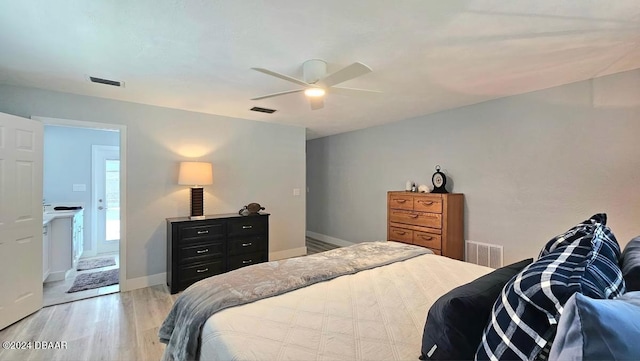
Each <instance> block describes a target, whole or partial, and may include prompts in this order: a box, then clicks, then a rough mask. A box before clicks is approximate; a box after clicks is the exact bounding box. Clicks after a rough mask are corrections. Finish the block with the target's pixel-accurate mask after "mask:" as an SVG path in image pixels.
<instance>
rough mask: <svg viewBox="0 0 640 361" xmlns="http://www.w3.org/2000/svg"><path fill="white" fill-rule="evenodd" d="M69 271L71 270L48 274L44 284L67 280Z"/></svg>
mask: <svg viewBox="0 0 640 361" xmlns="http://www.w3.org/2000/svg"><path fill="white" fill-rule="evenodd" d="M71 271H72V270H66V271H56V272H49V275H48V276H47V278H46V279H45V283H47V282H55V281H64V280H66V279H67V277H69V274H71Z"/></svg>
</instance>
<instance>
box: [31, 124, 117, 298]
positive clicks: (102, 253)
mask: <svg viewBox="0 0 640 361" xmlns="http://www.w3.org/2000/svg"><path fill="white" fill-rule="evenodd" d="M42 120H43V123H44V124H45V126H44V177H43V195H44V201H45V202H44V204H45V205H46V206H45V211H48V212H50V214H52V215H51V216H50V217H53V220H52V221H51V225H52V226H53V228H52V229H54V228H55V222H56V219H57V218H60V217H63V216H64V215H62V214H61V213H59V212H58V211H56V210H55V208H56V207H58V208H60V207H71V208H76V207H81V211H80V212H81V214H82V220H81V221H79V223H81V225H82V227H81V229H80V230H77V229H76V228H73V230H72V234H73V235H74V236H75V235H76V233H78V232H81V234H82V235H81V237H82V242H81V244H82V246H80V247H75V248H74V251H72V253H73V252H77V251H76V250H77V249H80V254H79V255H78V258H77V259H76V260H73V259H72V263H71V264H70V263H68V262H66V261H64V262H61V261H59V262H55V261H54V260H55V258H56V257H58V256H59V254H56V253H55V252H53V251H52V252H51V253H50V257H52V261H51V262H49V264H50V265H56V264H58V268H59V269H55V270H51V271H55V272H51V273H52V274H54V275H55V276H56V277H54V278H51V277H49V278H48V279H45V280H44V281H43V298H44V306H45V307H46V306H51V305H54V304H60V303H65V302H71V301H76V300H80V299H85V298H90V297H96V296H101V295H106V294H110V293H114V292H119V291H120V289H121V284H120V279H121V277H120V275H121V274H123V269H122V268H123V267H122V265H123V263H124V262H123V257H122V256H123V254H124V252H121V251H122V248H123V247H124V246H123V242H124V237H122V236H121V235H122V234H123V232H122V226H123V222H121V218H122V217H123V215H122V214H123V213H124V209H122V208H121V205H122V204H124V193H123V192H122V188H123V187H121V186H123V177H122V176H121V175H122V173H123V171H124V169H123V168H124V164H125V163H124V162H122V161H121V159H120V156H121V153H122V149H121V144H120V143H121V139H122V138H123V137H122V134H121V132H120V129H119V127H118V126H114V127H112V128H115V129H110V127H109V125H105V124H100V123H92V122H77V121H67V120H59V119H50V118H42ZM45 213H46V212H45ZM76 218H77V217H76ZM74 221H75V218H74ZM74 224H75V223H74ZM63 225H64V224H63ZM45 226H46V225H45ZM74 227H75V226H74ZM58 228H59V227H58ZM43 231H45V229H43ZM53 234H54V232H49V238H50V239H49V242H50V245H51V247H54V246H55V242H56V241H57V242H58V243H60V242H61V240H60V239H53V238H51V237H52V235H53ZM57 235H58V236H59V235H60V234H59V233H57ZM63 242H64V243H65V244H68V242H69V241H68V240H63ZM65 262H66V263H65Z"/></svg>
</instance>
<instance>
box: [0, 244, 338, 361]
mask: <svg viewBox="0 0 640 361" xmlns="http://www.w3.org/2000/svg"><path fill="white" fill-rule="evenodd" d="M307 247H309V250H310V252H309V254H311V253H315V252H322V251H326V250H329V249H332V248H336V246H334V245H331V244H328V243H325V242H320V241H317V240H313V239H307ZM178 295H179V294H175V295H171V294H170V293H169V290H168V289H167V287H166V286H165V285H158V286H153V287H147V288H141V289H137V290H133V291H130V292H122V293H114V294H110V295H105V296H100V297H94V298H89V299H84V300H79V301H75V302H69V303H64V304H60V305H54V306H50V307H46V308H43V309H41V310H40V311H38V312H36V313H34V314H33V315H31V316H28V317H26V318H24V319H23V320H21V321H19V322H17V323H15V324H13V325H11V326H9V327H7V328H6V329H4V330H1V331H0V341H2V342H4V341H21V342H28V341H39V342H43V341H46V342H57V341H64V342H66V343H67V347H66V349H60V350H5V349H0V361H5V360H7V361H8V360H11V361H13V360H16V361H27V360H29V361H30V360H92V361H93V360H127V361H128V360H160V358H161V357H162V353H163V352H164V347H165V346H164V344H161V343H160V342H159V341H158V329H159V328H160V325H161V324H162V321H164V318H165V317H166V316H167V314H168V313H169V311H170V309H171V306H173V303H174V302H175V300H176V298H177V297H178Z"/></svg>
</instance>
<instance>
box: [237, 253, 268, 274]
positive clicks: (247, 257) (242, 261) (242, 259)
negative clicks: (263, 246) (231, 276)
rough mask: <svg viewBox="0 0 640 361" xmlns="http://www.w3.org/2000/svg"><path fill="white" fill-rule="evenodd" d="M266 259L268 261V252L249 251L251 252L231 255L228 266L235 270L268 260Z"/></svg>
mask: <svg viewBox="0 0 640 361" xmlns="http://www.w3.org/2000/svg"><path fill="white" fill-rule="evenodd" d="M266 261H267V255H266V252H256V253H249V254H244V255H239V256H233V257H229V265H228V268H229V270H234V269H237V268H242V267H245V266H251V265H252V264H256V263H260V262H266Z"/></svg>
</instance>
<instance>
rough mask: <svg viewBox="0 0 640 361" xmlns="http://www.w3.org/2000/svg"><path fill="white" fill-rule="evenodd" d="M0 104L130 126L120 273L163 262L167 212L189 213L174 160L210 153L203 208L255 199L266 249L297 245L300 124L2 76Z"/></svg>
mask: <svg viewBox="0 0 640 361" xmlns="http://www.w3.org/2000/svg"><path fill="white" fill-rule="evenodd" d="M0 112H4V113H9V114H14V115H18V116H22V117H30V116H43V117H52V118H62V119H72V120H81V121H93V122H100V123H111V124H122V125H126V127H127V131H126V132H127V144H126V147H127V148H126V149H127V162H128V164H127V178H126V185H127V210H126V212H127V218H126V229H125V230H124V232H125V234H126V237H127V245H126V246H127V279H134V278H138V277H144V276H149V275H154V274H159V273H162V272H164V271H165V270H166V258H165V255H166V223H165V218H166V217H178V216H187V215H189V189H188V188H187V187H184V186H179V185H178V184H177V172H178V163H179V162H180V161H183V160H188V159H196V160H202V161H210V162H212V163H213V172H214V184H213V185H211V186H207V187H206V188H205V212H206V213H207V214H214V213H230V212H232V213H235V212H237V211H238V210H239V209H240V208H241V207H242V206H244V205H246V204H247V203H250V202H258V203H260V204H262V205H264V206H265V207H266V211H267V212H269V213H271V220H270V245H269V246H270V249H269V251H270V252H286V251H287V250H295V249H300V248H301V247H304V245H305V243H304V233H305V197H293V196H292V189H293V188H304V185H305V152H304V147H305V129H304V128H301V127H291V126H283V125H275V124H268V123H263V122H255V121H250V120H243V119H235V118H228V117H221V116H214V115H208V114H202V113H194V112H186V111H180V110H174V109H168V108H161V107H155V106H148V105H142V104H135V103H127V102H122V101H116V100H108V99H100V98H94V97H86V96H79V95H74V94H67V93H59V92H52V91H46V90H40V89H33V88H22V87H14V86H0Z"/></svg>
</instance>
